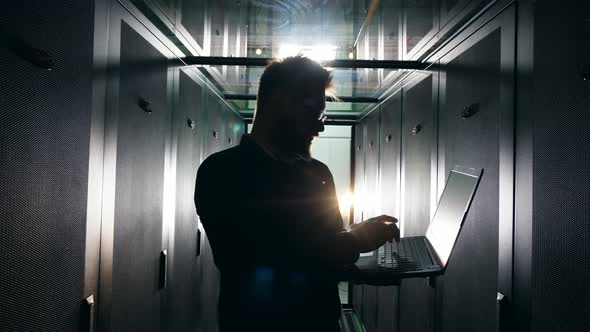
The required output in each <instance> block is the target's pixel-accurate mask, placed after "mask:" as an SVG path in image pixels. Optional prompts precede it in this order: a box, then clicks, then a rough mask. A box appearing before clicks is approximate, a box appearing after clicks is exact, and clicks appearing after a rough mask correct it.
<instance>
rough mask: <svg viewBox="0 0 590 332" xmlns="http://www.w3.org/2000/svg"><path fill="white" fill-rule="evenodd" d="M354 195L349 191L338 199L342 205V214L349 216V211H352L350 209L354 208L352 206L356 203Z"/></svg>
mask: <svg viewBox="0 0 590 332" xmlns="http://www.w3.org/2000/svg"><path fill="white" fill-rule="evenodd" d="M353 195H354V194H353V193H351V192H350V191H348V192H346V193H344V194H342V195H340V197H339V198H338V202H339V203H340V211H341V212H342V214H348V211H350V208H351V207H352V204H353V202H354V197H353Z"/></svg>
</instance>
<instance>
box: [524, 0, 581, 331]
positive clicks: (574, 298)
mask: <svg viewBox="0 0 590 332" xmlns="http://www.w3.org/2000/svg"><path fill="white" fill-rule="evenodd" d="M588 40H590V3H588V1H571V2H568V4H567V5H565V4H564V3H563V2H562V1H537V5H536V9H535V50H534V52H535V72H534V74H535V77H534V78H535V82H536V85H535V88H536V91H535V93H536V95H537V103H536V105H535V109H534V112H535V114H536V120H535V125H534V141H533V142H534V160H533V169H534V180H533V181H534V182H533V204H534V205H533V206H534V210H533V272H532V287H533V290H532V292H533V294H532V295H533V307H532V316H533V322H532V323H533V329H532V330H533V331H536V332H543V331H551V332H558V331H590V314H589V313H590V283H589V280H590V208H589V207H590V129H589V128H590V112H589V110H590V81H583V80H582V79H581V77H580V74H581V69H582V67H583V65H584V64H587V63H588V62H590V45H589V44H588Z"/></svg>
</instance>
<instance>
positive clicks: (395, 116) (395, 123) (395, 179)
mask: <svg viewBox="0 0 590 332" xmlns="http://www.w3.org/2000/svg"><path fill="white" fill-rule="evenodd" d="M379 134H380V135H379V139H380V141H381V142H380V143H379V173H380V176H379V178H380V188H379V189H380V190H379V193H380V202H381V212H382V213H383V214H387V215H390V216H393V217H396V218H398V219H399V206H400V157H401V156H400V152H401V149H400V148H401V145H400V144H401V96H400V94H399V93H398V94H396V95H394V96H393V97H392V98H391V99H390V100H389V101H388V102H387V103H385V104H384V105H383V106H381V121H380V129H379ZM397 303H398V287H397V286H387V287H385V286H382V287H379V288H378V293H377V329H376V330H377V331H379V332H396V331H397V321H398V319H399V317H398V306H397Z"/></svg>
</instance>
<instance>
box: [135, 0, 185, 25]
mask: <svg viewBox="0 0 590 332" xmlns="http://www.w3.org/2000/svg"><path fill="white" fill-rule="evenodd" d="M178 1H182V0H131V2H132V3H133V4H134V5H136V6H137V7H138V8H139V9H140V10H142V11H143V12H145V13H146V14H148V13H149V14H148V16H152V15H155V16H156V17H157V20H159V21H161V22H162V23H163V24H164V25H165V26H166V27H167V28H168V29H169V30H170V31H174V25H175V24H176V13H177V2H178Z"/></svg>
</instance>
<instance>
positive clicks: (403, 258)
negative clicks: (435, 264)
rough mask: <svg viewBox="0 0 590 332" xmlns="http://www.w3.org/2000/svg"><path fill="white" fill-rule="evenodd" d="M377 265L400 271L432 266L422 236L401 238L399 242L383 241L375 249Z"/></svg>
mask: <svg viewBox="0 0 590 332" xmlns="http://www.w3.org/2000/svg"><path fill="white" fill-rule="evenodd" d="M377 264H378V265H379V266H382V267H385V268H389V269H395V270H399V271H400V272H401V271H416V270H422V269H427V268H431V267H432V261H431V260H430V256H429V255H428V250H427V249H426V244H425V243H424V238H422V237H410V238H402V239H401V241H400V242H393V243H389V242H387V243H385V245H384V246H382V247H380V248H379V249H378V251H377Z"/></svg>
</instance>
